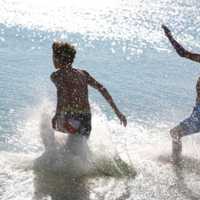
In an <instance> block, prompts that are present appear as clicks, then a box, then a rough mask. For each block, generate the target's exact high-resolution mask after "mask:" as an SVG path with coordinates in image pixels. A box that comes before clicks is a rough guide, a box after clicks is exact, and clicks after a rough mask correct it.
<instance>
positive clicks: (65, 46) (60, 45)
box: [52, 41, 76, 64]
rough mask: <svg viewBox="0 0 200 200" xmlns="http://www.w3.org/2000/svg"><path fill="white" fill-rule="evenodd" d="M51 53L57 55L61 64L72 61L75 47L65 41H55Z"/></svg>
mask: <svg viewBox="0 0 200 200" xmlns="http://www.w3.org/2000/svg"><path fill="white" fill-rule="evenodd" d="M52 49H53V54H54V55H55V56H57V57H58V58H59V60H60V62H61V64H69V63H73V61H74V58H75V55H76V49H75V47H74V46H72V45H71V44H69V43H67V42H60V41H56V42H54V43H53V45H52Z"/></svg>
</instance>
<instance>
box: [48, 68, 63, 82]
mask: <svg viewBox="0 0 200 200" xmlns="http://www.w3.org/2000/svg"><path fill="white" fill-rule="evenodd" d="M61 74H62V71H61V70H60V69H59V70H57V71H54V72H52V73H51V75H50V78H51V80H55V79H56V78H58V77H60V75H61Z"/></svg>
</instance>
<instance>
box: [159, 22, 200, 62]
mask: <svg viewBox="0 0 200 200" xmlns="http://www.w3.org/2000/svg"><path fill="white" fill-rule="evenodd" d="M162 28H163V30H164V32H165V35H166V36H167V38H168V39H169V41H170V43H171V44H172V46H173V47H174V49H175V50H176V52H177V53H178V55H179V56H181V57H184V58H188V59H190V60H193V61H196V62H200V54H197V53H192V52H189V51H187V50H186V49H184V48H183V47H182V46H181V45H180V44H179V43H178V42H177V41H176V40H175V39H174V38H173V36H172V34H171V31H170V30H169V28H168V27H167V26H165V25H162Z"/></svg>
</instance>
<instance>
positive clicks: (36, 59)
mask: <svg viewBox="0 0 200 200" xmlns="http://www.w3.org/2000/svg"><path fill="white" fill-rule="evenodd" d="M199 8H200V3H199V2H198V1H197V0H190V1H189V0H187V1H186V0H177V1H172V0H165V1H162V0H134V1H133V0H107V1H106V0H101V1H97V0H95V1H92V0H85V1H83V2H80V1H78V0H74V1H73V2H71V1H69V0H57V1H46V0H44V1H39V0H34V1H32V0H29V1H25V0H9V1H5V0H0V13H1V15H0V198H1V199H2V200H8V199H9V200H17V199H20V200H23V199H26V200H29V199H34V200H42V199H52V200H65V199H74V200H75V199H80V200H93V199H109V200H110V199H113V200H125V199H129V200H132V199H134V200H136V199H137V200H147V199H148V200H160V199H162V200H164V199H170V200H174V199H177V200H178V199H181V200H189V199H192V200H197V199H200V189H199V188H200V187H199V186H200V181H199V180H200V174H199V167H200V153H199V150H200V147H199V144H200V136H199V134H196V135H192V136H190V137H185V138H183V163H182V166H181V167H180V166H176V165H173V164H172V162H171V140H170V137H169V130H170V128H172V127H174V126H175V125H176V124H177V123H179V121H181V120H183V119H184V118H186V117H187V116H189V115H190V113H191V111H192V108H193V106H194V103H195V95H196V94H195V84H196V80H197V78H198V77H199V74H200V73H199V72H200V65H199V63H194V62H191V61H189V60H186V59H183V58H180V57H178V56H177V54H176V53H175V52H174V50H173V49H172V47H171V46H170V44H169V42H168V41H167V39H166V37H165V36H164V34H163V31H162V29H161V25H162V24H166V25H168V26H169V27H170V28H171V30H172V33H173V34H174V36H175V38H177V40H178V41H180V42H181V43H182V44H183V46H185V47H186V48H187V49H189V50H192V51H194V52H200V42H199V41H200V26H199V25H200V24H199V20H200V14H199ZM54 40H64V41H68V42H71V43H72V44H74V45H75V46H76V49H77V56H76V59H75V62H74V67H78V68H83V69H86V70H87V71H88V72H89V73H90V74H91V75H92V76H94V77H95V78H96V79H97V80H98V81H99V82H101V83H102V84H103V85H104V86H105V87H106V88H107V89H108V90H109V92H110V93H111V94H112V96H113V99H114V100H115V102H116V104H117V105H118V107H119V108H120V110H121V111H122V112H123V113H124V114H125V115H126V116H127V119H128V126H127V127H126V128H124V127H122V126H121V125H120V124H119V121H118V119H117V118H116V116H115V115H114V113H113V112H112V110H111V108H110V107H109V105H108V104H107V103H106V101H105V100H104V99H103V97H101V95H100V94H99V93H98V92H97V91H95V90H94V89H92V88H90V102H91V105H92V114H93V119H92V125H93V129H92V133H91V137H90V139H89V141H88V142H87V141H83V140H80V139H79V138H75V139H74V138H68V139H65V138H63V136H61V138H60V139H59V142H60V143H59V144H55V143H54V132H53V131H52V129H51V127H50V124H49V122H50V118H51V117H52V116H53V113H54V110H55V105H56V97H55V95H56V91H55V88H54V86H53V84H52V83H51V81H50V79H49V76H50V74H51V73H52V72H53V70H54V68H53V63H52V58H51V57H52V55H51V45H52V42H53V41H54ZM56 134H58V135H56V137H57V138H59V133H56ZM63 141H64V143H65V142H66V141H68V143H67V144H68V146H70V145H71V147H70V148H69V151H70V152H69V153H67V154H66V152H65V151H64V147H63V144H61V143H62V142H63ZM45 144H46V146H45ZM64 146H65V145H64ZM49 147H50V148H49ZM71 151H73V152H71ZM63 152H64V153H63ZM73 155H75V156H73ZM85 161H87V162H85ZM94 165H95V166H94ZM38 168H39V169H38ZM135 171H136V172H137V174H136V176H135Z"/></svg>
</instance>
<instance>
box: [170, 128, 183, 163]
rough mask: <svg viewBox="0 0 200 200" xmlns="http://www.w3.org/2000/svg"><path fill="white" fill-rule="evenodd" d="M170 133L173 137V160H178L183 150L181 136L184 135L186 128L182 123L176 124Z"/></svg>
mask: <svg viewBox="0 0 200 200" xmlns="http://www.w3.org/2000/svg"><path fill="white" fill-rule="evenodd" d="M170 135H171V137H172V158H173V161H175V162H178V161H180V158H181V152H182V141H181V138H182V137H183V136H184V129H183V128H182V127H181V125H178V126H176V127H175V128H173V129H171V130H170Z"/></svg>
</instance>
